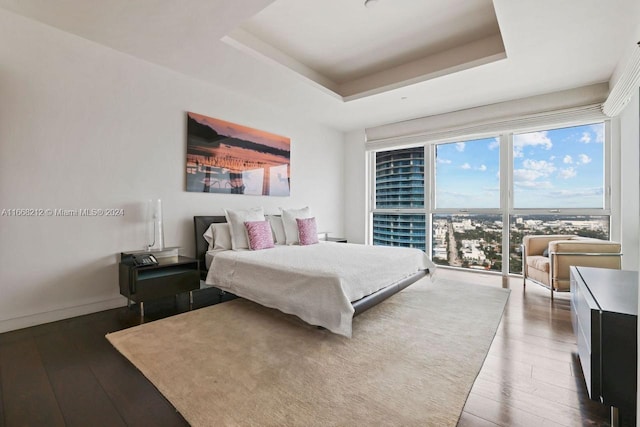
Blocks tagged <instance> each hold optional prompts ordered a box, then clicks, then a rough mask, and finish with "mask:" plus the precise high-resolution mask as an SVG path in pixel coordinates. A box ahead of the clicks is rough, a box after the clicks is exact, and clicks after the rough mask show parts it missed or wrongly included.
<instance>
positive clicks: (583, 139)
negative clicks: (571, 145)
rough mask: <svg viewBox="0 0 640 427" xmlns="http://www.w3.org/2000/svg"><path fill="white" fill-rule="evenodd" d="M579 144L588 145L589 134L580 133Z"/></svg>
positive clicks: (589, 140)
mask: <svg viewBox="0 0 640 427" xmlns="http://www.w3.org/2000/svg"><path fill="white" fill-rule="evenodd" d="M580 142H584V143H585V144H588V143H590V142H591V134H590V133H589V132H582V137H581V138H580Z"/></svg>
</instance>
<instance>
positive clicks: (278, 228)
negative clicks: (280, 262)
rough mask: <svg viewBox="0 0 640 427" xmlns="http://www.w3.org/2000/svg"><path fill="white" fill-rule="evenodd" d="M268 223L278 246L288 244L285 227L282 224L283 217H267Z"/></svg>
mask: <svg viewBox="0 0 640 427" xmlns="http://www.w3.org/2000/svg"><path fill="white" fill-rule="evenodd" d="M265 217H266V218H267V221H269V224H270V225H271V230H272V231H273V240H275V242H276V245H284V244H286V243H287V237H286V235H285V234H284V225H283V223H282V217H281V216H276V215H265Z"/></svg>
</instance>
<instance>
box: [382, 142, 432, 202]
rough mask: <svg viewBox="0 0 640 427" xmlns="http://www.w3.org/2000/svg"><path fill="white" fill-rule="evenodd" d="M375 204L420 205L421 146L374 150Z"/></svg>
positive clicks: (421, 191) (422, 159)
mask: <svg viewBox="0 0 640 427" xmlns="http://www.w3.org/2000/svg"><path fill="white" fill-rule="evenodd" d="M376 207H377V208H379V209H380V208H422V207H424V147H414V148H407V149H403V150H393V151H382V152H379V153H376Z"/></svg>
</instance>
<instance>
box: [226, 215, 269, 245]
mask: <svg viewBox="0 0 640 427" xmlns="http://www.w3.org/2000/svg"><path fill="white" fill-rule="evenodd" d="M224 215H225V216H226V217H227V222H228V223H229V231H230V233H231V249H233V250H234V251H235V250H238V249H249V241H248V240H247V229H246V227H245V226H244V223H245V221H265V218H264V210H263V209H262V208H253V209H247V210H231V209H225V210H224Z"/></svg>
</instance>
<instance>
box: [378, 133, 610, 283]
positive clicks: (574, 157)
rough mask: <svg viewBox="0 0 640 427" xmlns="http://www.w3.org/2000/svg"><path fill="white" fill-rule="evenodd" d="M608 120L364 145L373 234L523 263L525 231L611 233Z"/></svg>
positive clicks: (507, 269) (443, 256)
mask: <svg viewBox="0 0 640 427" xmlns="http://www.w3.org/2000/svg"><path fill="white" fill-rule="evenodd" d="M606 134H607V123H605V122H599V123H587V124H581V125H577V126H568V127H560V128H548V129H536V130H533V131H531V130H529V131H526V132H503V133H500V134H496V135H485V136H483V137H481V138H477V137H476V138H460V139H458V140H454V141H443V142H438V141H434V142H430V143H426V144H422V145H420V146H415V147H411V148H403V149H398V150H388V151H378V152H375V153H372V155H371V163H370V165H371V167H372V177H373V180H372V182H373V185H372V186H371V187H372V197H371V200H372V203H371V212H370V214H371V216H370V219H371V222H370V224H371V241H372V242H373V244H376V245H392V246H409V247H418V248H421V249H423V250H426V251H429V252H430V253H431V255H432V257H433V260H434V262H436V263H438V264H441V265H446V266H451V267H462V268H470V269H478V270H489V271H497V272H500V271H501V272H503V273H520V272H521V268H522V264H521V258H520V243H521V242H522V238H523V236H525V235H527V234H551V233H553V234H579V235H583V236H592V237H598V238H605V239H608V238H609V222H610V202H609V199H610V191H609V178H608V176H609V167H608V166H607V165H608V161H609V160H608V158H609V155H608V152H609V151H608V145H607V144H608V143H607V137H606Z"/></svg>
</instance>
